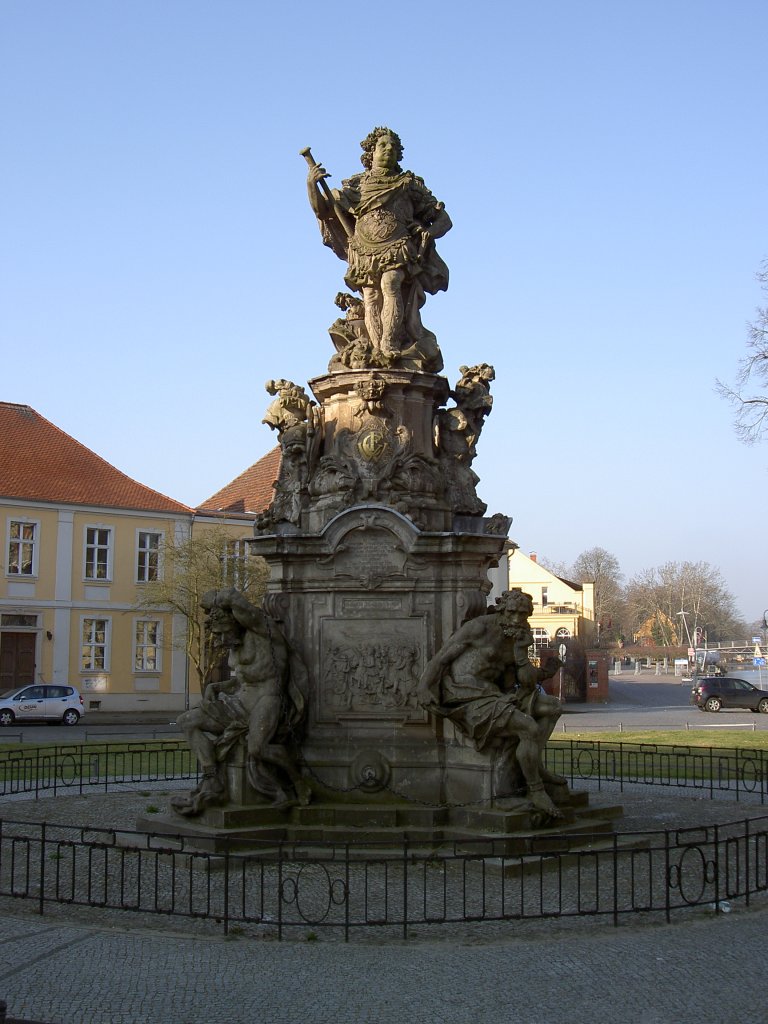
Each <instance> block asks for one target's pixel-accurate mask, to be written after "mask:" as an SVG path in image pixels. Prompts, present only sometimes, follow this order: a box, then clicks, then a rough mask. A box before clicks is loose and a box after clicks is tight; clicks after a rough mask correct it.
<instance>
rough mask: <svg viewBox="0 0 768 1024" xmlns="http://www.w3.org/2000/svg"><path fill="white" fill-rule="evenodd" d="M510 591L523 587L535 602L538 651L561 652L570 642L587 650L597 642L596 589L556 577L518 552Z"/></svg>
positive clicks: (512, 558)
mask: <svg viewBox="0 0 768 1024" xmlns="http://www.w3.org/2000/svg"><path fill="white" fill-rule="evenodd" d="M507 572H508V581H509V586H510V587H519V588H520V589H521V590H523V591H524V592H525V593H526V594H530V595H531V598H532V599H533V615H532V616H531V619H530V622H531V629H532V630H533V637H534V647H535V649H536V650H537V651H538V650H542V649H544V648H554V649H555V650H556V649H557V648H558V646H559V644H560V643H562V642H563V641H566V640H571V639H577V640H580V641H581V643H582V645H583V646H584V647H585V648H588V647H592V646H593V645H594V643H595V641H596V638H597V637H596V627H595V585H594V583H574V582H572V581H571V580H567V579H564V578H563V577H561V576H557V575H555V573H553V572H550V570H549V569H545V568H544V566H543V565H540V564H539V562H538V561H537V558H536V554H535V552H534V553H531V554H530V555H525V554H523V552H522V551H521V550H520V549H519V548H514V549H513V550H511V551H510V552H509V555H508V568H507Z"/></svg>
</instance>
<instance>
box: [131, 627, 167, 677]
mask: <svg viewBox="0 0 768 1024" xmlns="http://www.w3.org/2000/svg"><path fill="white" fill-rule="evenodd" d="M135 638H136V639H135V651H134V656H133V670H134V672H159V671H160V638H161V637H160V623H159V622H158V621H157V619H137V620H136V632H135Z"/></svg>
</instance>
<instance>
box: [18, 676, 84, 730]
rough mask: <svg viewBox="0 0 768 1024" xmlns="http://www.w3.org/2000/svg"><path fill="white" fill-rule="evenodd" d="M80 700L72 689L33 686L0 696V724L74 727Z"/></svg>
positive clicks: (80, 709) (54, 686)
mask: <svg viewBox="0 0 768 1024" xmlns="http://www.w3.org/2000/svg"><path fill="white" fill-rule="evenodd" d="M82 714H83V698H82V697H81V696H80V694H79V692H78V691H77V690H76V689H75V688H74V686H68V685H66V684H62V685H60V686H56V685H50V684H47V683H46V684H42V683H34V684H31V685H29V686H22V687H21V689H20V690H19V689H17V690H6V692H5V693H3V694H0V725H13V723H14V722H17V721H18V722H63V724H64V725H77V723H78V722H79V721H80V717H81V715H82Z"/></svg>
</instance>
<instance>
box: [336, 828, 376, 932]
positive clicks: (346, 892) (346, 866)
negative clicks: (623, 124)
mask: <svg viewBox="0 0 768 1024" xmlns="http://www.w3.org/2000/svg"><path fill="white" fill-rule="evenodd" d="M366 898H367V893H366ZM385 898H386V897H385ZM366 918H367V915H366ZM366 923H367V921H366ZM344 941H345V942H349V843H345V844H344Z"/></svg>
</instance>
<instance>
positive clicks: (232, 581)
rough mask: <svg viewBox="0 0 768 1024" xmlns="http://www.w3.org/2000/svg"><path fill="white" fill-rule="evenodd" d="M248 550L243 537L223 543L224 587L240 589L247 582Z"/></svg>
mask: <svg viewBox="0 0 768 1024" xmlns="http://www.w3.org/2000/svg"><path fill="white" fill-rule="evenodd" d="M249 557H250V550H249V547H248V544H247V542H246V538H245V537H233V538H232V540H227V541H225V542H224V554H223V555H222V563H223V569H224V572H223V573H222V575H223V577H224V580H225V583H226V586H228V587H238V588H242V587H243V586H244V584H245V583H246V582H247V577H248V566H247V561H248V558H249Z"/></svg>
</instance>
